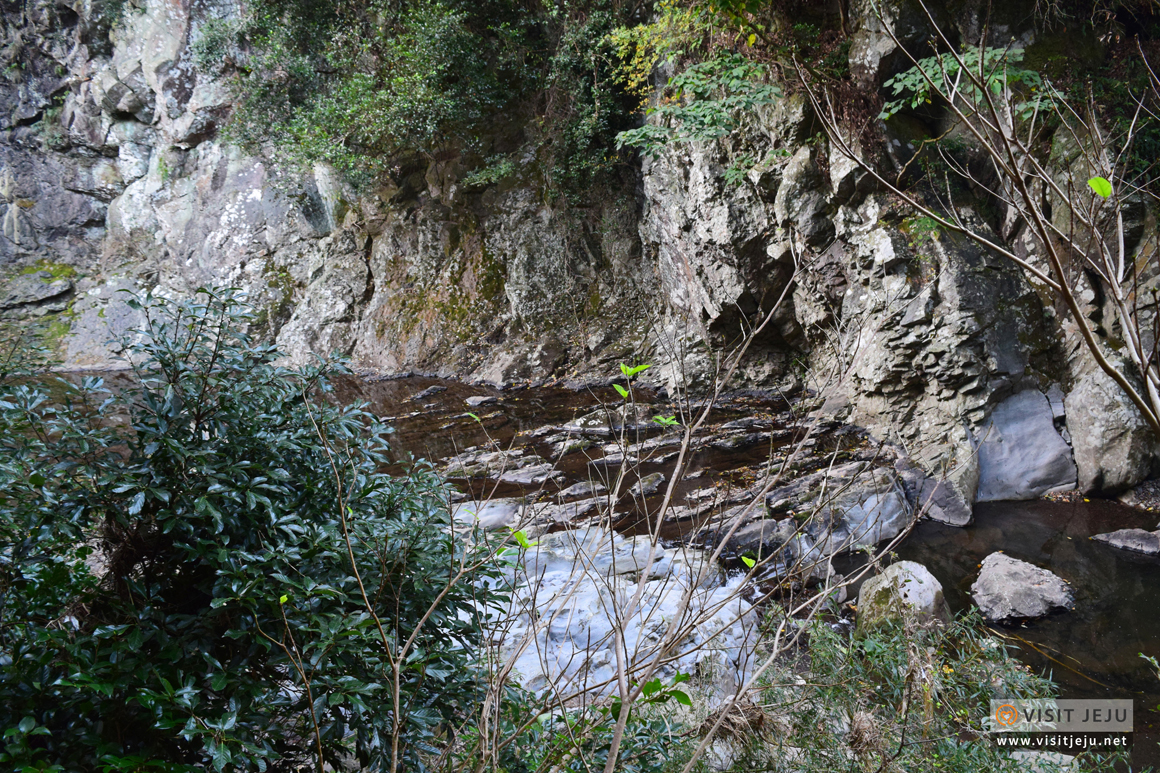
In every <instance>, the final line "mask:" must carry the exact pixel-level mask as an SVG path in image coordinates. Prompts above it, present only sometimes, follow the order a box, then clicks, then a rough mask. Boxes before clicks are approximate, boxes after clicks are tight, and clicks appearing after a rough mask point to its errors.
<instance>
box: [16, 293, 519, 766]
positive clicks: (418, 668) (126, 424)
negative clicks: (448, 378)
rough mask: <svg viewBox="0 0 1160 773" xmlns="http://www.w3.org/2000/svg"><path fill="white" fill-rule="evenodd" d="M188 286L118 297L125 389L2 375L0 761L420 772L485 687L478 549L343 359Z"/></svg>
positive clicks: (225, 298)
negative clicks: (357, 396) (131, 373)
mask: <svg viewBox="0 0 1160 773" xmlns="http://www.w3.org/2000/svg"><path fill="white" fill-rule="evenodd" d="M199 298H200V299H201V300H200V301H199V302H197V303H192V302H191V303H182V304H170V303H167V302H162V301H159V300H157V299H154V298H145V299H144V300H142V301H140V302H139V303H138V304H136V305H137V306H138V307H139V308H140V310H141V312H142V313H143V314H144V315H145V318H146V320H147V324H146V325H145V328H144V331H143V333H144V334H143V335H142V336H141V337H140V338H139V339H138V340H137V342H135V343H133V344H132V345H131V346H130V347H129V349H128V351H127V355H128V356H129V357H130V358H131V360H132V362H133V363H134V370H135V374H136V378H135V380H134V382H133V384H132V385H131V386H129V387H127V388H125V389H123V390H118V391H112V392H110V391H108V390H107V389H106V388H105V387H104V386H103V385H102V382H101V381H100V379H96V378H88V379H85V380H84V382H83V384H81V385H80V386H73V385H69V384H64V383H63V382H62V383H56V384H51V385H50V384H47V383H41V382H39V381H36V380H35V379H30V378H27V377H26V378H23V379H21V378H19V373H18V371H19V369H18V368H15V367H5V368H0V375H2V376H3V379H2V381H0V492H3V494H2V498H0V728H2V729H4V730H6V731H7V732H6V733H5V736H4V746H3V748H2V750H0V767H3V768H4V769H6V770H67V771H95V770H101V771H117V770H167V771H179V770H193V769H198V770H201V769H205V768H206V767H212V768H213V769H216V770H231V771H245V770H297V769H299V766H300V765H306V766H308V767H310V768H311V769H320V762H319V758H323V759H325V760H327V761H328V762H334V761H336V760H338V759H339V758H343V757H346V758H350V757H351V756H352V755H353V756H354V757H356V758H357V759H358V760H359V761H360V762H361V763H362V764H364V765H371V766H378V767H387V766H389V764H390V761H391V759H392V756H394V757H395V758H396V760H397V762H398V764H399V765H400V766H402V767H403V768H406V769H418V767H419V762H418V760H419V755H420V753H421V751H422V749H424V748H425V744H426V743H427V741H429V740H430V738H431V737H432V734H433V733H434V732H435V730H436V728H437V726H439V725H440V724H441V723H447V722H448V721H449V720H454V719H456V718H458V717H461V716H462V715H463V714H464V712H465V711H467V710H468V709H470V708H471V707H472V706H473V705H474V703H475V701H476V698H477V696H478V695H479V693H480V690H481V689H482V685H481V681H482V680H481V678H480V676H479V671H478V670H476V669H475V667H474V666H473V665H472V664H474V663H475V662H477V661H476V658H475V656H476V655H477V654H478V652H477V647H478V646H479V635H480V621H479V619H478V615H477V613H476V612H475V610H476V609H477V602H480V601H487V598H486V597H487V595H488V593H491V592H485V591H483V590H481V589H479V588H477V585H476V583H475V582H473V581H472V580H473V577H472V567H473V566H474V565H475V560H476V558H477V556H476V555H474V554H471V553H469V552H466V551H468V549H467V548H465V547H463V545H462V543H461V542H460V541H459V540H455V539H453V538H452V536H451V534H450V529H449V522H448V518H449V516H448V510H447V507H446V502H445V500H446V494H445V491H444V489H443V488H442V487H441V483H440V481H439V480H438V479H437V478H436V477H435V476H434V475H432V474H431V473H429V472H428V471H425V470H424V469H422V468H416V469H414V470H413V471H412V472H411V473H410V474H409V475H407V476H406V477H404V478H401V479H394V478H391V477H388V476H386V475H383V474H380V473H379V472H378V470H379V468H380V466H381V465H382V464H383V463H384V461H385V458H386V457H385V452H386V450H387V444H386V433H387V430H386V428H385V427H384V426H383V425H382V424H381V423H380V422H379V420H378V419H377V418H376V417H375V416H373V415H371V414H369V413H367V412H366V411H364V410H363V409H362V408H360V407H358V406H354V407H339V406H336V405H334V404H333V403H332V402H328V401H327V400H326V399H325V395H326V392H327V390H328V381H327V374H328V373H330V372H334V371H335V370H340V368H338V366H336V365H334V364H333V363H327V364H322V365H319V366H318V367H314V368H310V369H306V370H303V371H298V372H290V371H287V370H284V369H282V368H280V367H277V366H276V365H274V361H275V359H276V357H277V356H278V355H277V352H276V351H275V350H274V349H273V348H272V347H269V346H263V345H258V344H255V343H253V342H252V341H250V340H249V338H248V337H247V335H246V333H245V326H246V323H247V321H248V318H247V316H246V315H245V313H244V311H242V310H241V309H240V307H239V306H238V305H237V303H236V299H234V298H233V297H232V295H231V294H230V293H228V292H227V293H221V294H207V295H201V296H199ZM463 567H466V568H467V570H468V572H467V574H466V576H465V579H466V581H464V582H458V583H452V582H451V579H452V578H454V577H457V576H461V575H462V572H461V569H462V568H463ZM492 587H496V584H494V583H493V584H492ZM440 594H444V595H440ZM476 594H481V595H482V597H481V598H476V597H475V595H476ZM425 615H429V616H427V617H426V618H425V619H424V616H425ZM412 636H413V639H412V640H411V641H410V642H408V638H409V637H412ZM378 767H373V768H372V769H378Z"/></svg>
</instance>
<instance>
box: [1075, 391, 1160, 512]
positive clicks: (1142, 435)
mask: <svg viewBox="0 0 1160 773" xmlns="http://www.w3.org/2000/svg"><path fill="white" fill-rule="evenodd" d="M1063 404H1064V407H1065V409H1066V411H1067V431H1068V433H1070V435H1071V443H1072V447H1073V448H1074V449H1075V461H1076V466H1077V467H1078V468H1079V482H1078V487H1079V489H1080V490H1082V491H1084V492H1090V493H1101V494H1117V493H1119V492H1121V491H1123V490H1125V489H1128V488H1131V487H1132V486H1135V485H1136V484H1137V483H1139V482H1140V481H1142V480H1144V479H1145V478H1147V477H1148V475H1149V473H1151V472H1152V471H1153V470H1154V469H1155V466H1156V459H1157V455H1158V453H1160V445H1158V443H1157V440H1156V438H1155V437H1154V436H1153V434H1152V430H1151V429H1150V428H1149V427H1148V425H1147V423H1145V421H1144V419H1143V417H1142V416H1140V412H1139V411H1138V410H1137V409H1136V406H1134V405H1132V403H1131V402H1130V401H1129V400H1128V398H1127V396H1126V395H1125V394H1124V392H1123V390H1122V389H1121V388H1120V386H1119V384H1117V383H1116V382H1115V381H1113V380H1112V377H1111V376H1109V375H1107V374H1106V373H1104V372H1103V371H1102V370H1097V371H1094V372H1092V373H1089V374H1088V375H1086V376H1084V377H1083V378H1081V379H1079V381H1077V382H1076V385H1075V388H1074V389H1072V390H1071V392H1070V393H1068V395H1067V397H1065V398H1064V401H1063Z"/></svg>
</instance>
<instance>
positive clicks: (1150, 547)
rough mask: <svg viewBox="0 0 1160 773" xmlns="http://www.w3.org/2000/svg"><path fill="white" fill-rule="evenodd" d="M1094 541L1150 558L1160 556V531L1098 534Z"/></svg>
mask: <svg viewBox="0 0 1160 773" xmlns="http://www.w3.org/2000/svg"><path fill="white" fill-rule="evenodd" d="M1092 539H1094V540H1096V541H1097V542H1104V543H1106V544H1108V545H1111V546H1112V547H1114V548H1120V549H1121V550H1131V551H1133V552H1135V553H1144V554H1145V555H1149V556H1155V555H1158V554H1160V530H1158V531H1144V530H1143V529H1120V530H1119V531H1113V532H1108V533H1107V534H1097V535H1095V536H1094V537H1092Z"/></svg>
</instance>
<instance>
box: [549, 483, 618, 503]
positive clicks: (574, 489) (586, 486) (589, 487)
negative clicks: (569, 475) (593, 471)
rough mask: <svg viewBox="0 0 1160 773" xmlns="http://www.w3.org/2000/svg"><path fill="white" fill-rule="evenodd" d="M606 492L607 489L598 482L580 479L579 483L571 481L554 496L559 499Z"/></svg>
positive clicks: (590, 495)
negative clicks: (571, 482) (569, 484)
mask: <svg viewBox="0 0 1160 773" xmlns="http://www.w3.org/2000/svg"><path fill="white" fill-rule="evenodd" d="M607 492H608V489H607V488H605V487H604V486H602V485H601V484H599V483H596V482H594V481H581V482H579V483H573V484H572V485H571V486H569V487H568V488H566V489H564V490H563V491H561V492H560V493H559V494H557V495H556V496H557V497H559V498H560V499H570V498H572V497H592V496H597V495H599V494H604V493H607Z"/></svg>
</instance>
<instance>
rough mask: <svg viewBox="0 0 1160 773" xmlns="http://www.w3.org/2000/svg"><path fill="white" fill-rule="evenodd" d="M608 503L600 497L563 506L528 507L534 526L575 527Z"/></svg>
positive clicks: (540, 505) (542, 505)
mask: <svg viewBox="0 0 1160 773" xmlns="http://www.w3.org/2000/svg"><path fill="white" fill-rule="evenodd" d="M607 504H608V502H607V500H605V499H604V498H601V497H593V498H589V499H578V500H576V501H575V502H565V503H563V504H551V503H547V504H538V505H532V506H531V507H530V512H531V514H532V517H533V519H534V520H535V522H536V524H538V525H540V526H548V527H550V526H553V525H556V524H566V525H577V524H580V523H582V522H583V521H585V520H586V519H589V518H591V517H592V516H595V515H597V514H599V513H600V511H601V510H602V509H603V508H605V507H606V506H607Z"/></svg>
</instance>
